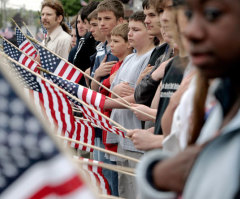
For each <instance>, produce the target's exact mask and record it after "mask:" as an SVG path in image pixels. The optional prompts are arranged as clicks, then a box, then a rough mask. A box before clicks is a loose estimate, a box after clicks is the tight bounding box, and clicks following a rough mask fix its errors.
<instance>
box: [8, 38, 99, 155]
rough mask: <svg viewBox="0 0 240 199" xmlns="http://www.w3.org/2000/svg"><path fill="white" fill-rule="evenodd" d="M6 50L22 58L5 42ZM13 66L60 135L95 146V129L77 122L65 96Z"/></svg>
mask: <svg viewBox="0 0 240 199" xmlns="http://www.w3.org/2000/svg"><path fill="white" fill-rule="evenodd" d="M4 50H5V53H6V54H8V55H9V56H10V57H11V58H13V59H14V60H16V61H18V60H19V59H20V57H22V53H21V52H20V51H19V50H17V49H16V48H14V47H13V46H11V45H10V44H8V43H7V42H5V45H4ZM13 66H14V68H15V70H16V71H17V72H18V73H19V74H20V76H21V79H22V80H24V81H23V82H24V83H25V85H26V86H27V87H28V88H29V89H30V90H29V89H28V90H27V92H26V93H27V94H28V95H29V96H31V97H32V98H33V99H34V100H33V103H35V106H36V107H38V109H39V110H40V111H44V112H43V117H46V118H48V119H49V121H50V123H51V124H52V128H55V125H56V126H57V130H58V131H57V132H58V134H64V135H65V136H66V137H69V138H73V137H76V138H78V140H81V141H83V142H84V141H85V142H86V143H88V144H94V137H95V131H94V129H93V127H92V126H91V125H86V126H84V124H79V123H78V122H76V121H75V118H74V116H73V113H72V108H71V105H70V103H69V100H68V99H67V97H66V95H65V94H63V93H62V92H60V91H59V90H58V89H57V88H55V87H53V86H51V85H49V84H48V83H47V82H45V81H44V80H41V79H40V78H38V77H36V76H35V75H33V74H31V73H30V72H28V71H26V70H25V69H23V68H22V67H21V66H19V65H16V64H13ZM27 67H28V66H27ZM40 104H42V106H40ZM83 126H84V128H83ZM88 139H89V140H88ZM71 146H75V147H78V149H81V150H87V151H92V149H90V148H86V147H84V146H81V145H76V144H74V143H72V144H71Z"/></svg>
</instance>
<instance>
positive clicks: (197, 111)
mask: <svg viewBox="0 0 240 199" xmlns="http://www.w3.org/2000/svg"><path fill="white" fill-rule="evenodd" d="M208 87H209V82H208V79H206V78H204V77H203V76H202V75H201V74H200V72H198V74H197V82H196V90H195V96H194V101H193V102H194V103H193V114H192V126H190V129H189V138H188V145H192V144H194V143H195V142H196V141H197V138H198V137H199V135H200V132H201V129H202V127H203V124H204V121H205V103H206V98H207V94H208Z"/></svg>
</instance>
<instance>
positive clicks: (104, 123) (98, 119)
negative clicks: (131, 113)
mask: <svg viewBox="0 0 240 199" xmlns="http://www.w3.org/2000/svg"><path fill="white" fill-rule="evenodd" d="M78 108H79V109H80V110H81V111H82V113H83V116H84V117H85V118H86V119H88V120H90V121H91V122H92V123H93V124H95V125H97V126H98V127H99V128H102V129H103V130H106V131H109V132H111V133H114V134H117V135H120V136H122V137H124V138H125V133H124V132H123V131H121V130H119V129H118V128H116V127H114V126H112V125H111V124H110V122H109V121H108V120H107V119H105V118H104V117H102V116H101V115H99V114H98V113H97V112H96V111H92V110H91V109H89V108H87V107H86V106H84V105H82V106H78ZM96 110H98V111H99V112H102V113H103V110H102V109H100V108H97V109H96Z"/></svg>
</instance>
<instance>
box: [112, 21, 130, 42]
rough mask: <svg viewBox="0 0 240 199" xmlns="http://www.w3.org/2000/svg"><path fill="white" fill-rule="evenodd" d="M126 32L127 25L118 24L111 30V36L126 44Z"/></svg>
mask: <svg viewBox="0 0 240 199" xmlns="http://www.w3.org/2000/svg"><path fill="white" fill-rule="evenodd" d="M128 31H129V28H128V23H123V24H118V25H117V26H115V27H114V28H113V29H112V31H111V35H112V36H120V37H122V38H123V39H124V41H125V42H128Z"/></svg>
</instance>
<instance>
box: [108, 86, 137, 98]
mask: <svg viewBox="0 0 240 199" xmlns="http://www.w3.org/2000/svg"><path fill="white" fill-rule="evenodd" d="M112 91H113V92H114V93H116V94H118V95H119V96H120V97H126V96H129V95H132V94H133V93H134V88H133V87H131V86H130V85H129V84H128V83H127V82H121V83H120V84H118V85H116V86H114V88H113V89H112ZM112 98H116V96H115V95H112Z"/></svg>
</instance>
